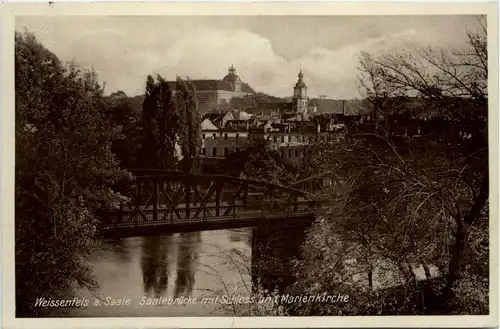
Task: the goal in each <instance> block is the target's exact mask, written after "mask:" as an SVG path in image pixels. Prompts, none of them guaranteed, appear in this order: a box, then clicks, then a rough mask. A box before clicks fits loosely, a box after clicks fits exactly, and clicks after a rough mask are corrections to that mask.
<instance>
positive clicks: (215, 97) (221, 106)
mask: <svg viewBox="0 0 500 329" xmlns="http://www.w3.org/2000/svg"><path fill="white" fill-rule="evenodd" d="M189 82H191V83H192V84H193V86H194V88H195V89H196V98H197V100H198V109H199V111H200V114H201V115H204V114H206V113H210V112H215V113H217V112H220V111H222V110H226V109H229V108H230V107H231V106H230V102H231V100H232V99H233V98H235V97H243V96H246V95H253V94H255V91H254V90H253V89H252V87H250V85H248V84H247V83H245V82H242V80H241V78H240V77H239V76H238V75H237V74H236V69H235V68H234V66H233V65H231V66H230V67H229V70H228V74H227V75H226V76H225V77H224V78H222V79H221V80H217V79H211V80H189ZM169 87H170V88H172V90H175V87H176V82H175V81H169Z"/></svg>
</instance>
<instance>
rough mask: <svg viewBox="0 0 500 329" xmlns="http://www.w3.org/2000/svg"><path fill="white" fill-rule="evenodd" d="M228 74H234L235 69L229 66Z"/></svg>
mask: <svg viewBox="0 0 500 329" xmlns="http://www.w3.org/2000/svg"><path fill="white" fill-rule="evenodd" d="M229 74H236V69H235V68H234V65H233V64H231V66H230V67H229Z"/></svg>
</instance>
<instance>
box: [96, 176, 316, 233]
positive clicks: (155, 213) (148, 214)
mask: <svg viewBox="0 0 500 329" xmlns="http://www.w3.org/2000/svg"><path fill="white" fill-rule="evenodd" d="M124 191H125V192H124V194H125V196H127V197H129V201H128V202H125V203H122V204H121V205H120V207H119V209H113V210H111V209H110V210H107V211H106V213H105V214H103V216H102V217H103V223H102V224H103V226H104V227H108V228H109V227H135V226H144V225H160V224H182V223H193V222H208V221H221V220H240V221H244V220H251V219H256V218H263V219H265V218H289V217H293V216H297V215H300V214H304V213H311V212H313V211H314V208H315V206H316V205H315V203H314V201H313V198H312V195H311V194H309V193H307V192H304V191H302V190H299V189H296V188H293V187H283V186H277V185H273V184H266V183H263V182H256V181H252V180H245V179H238V178H235V177H226V176H207V175H205V176H182V175H179V174H174V175H160V176H142V177H141V176H139V177H136V178H135V179H134V181H133V182H132V183H131V184H130V185H129V186H128V188H127V189H125V190H124Z"/></svg>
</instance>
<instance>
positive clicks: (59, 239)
mask: <svg viewBox="0 0 500 329" xmlns="http://www.w3.org/2000/svg"><path fill="white" fill-rule="evenodd" d="M15 75H16V76H15V85H16V91H15V92H16V122H15V125H16V130H15V132H16V168H15V171H16V173H15V179H16V192H15V193H16V199H15V200H16V204H15V211H16V213H15V229H16V230H15V243H16V249H15V253H16V314H17V316H20V317H22V316H37V315H43V314H44V313H46V312H48V311H49V309H47V308H40V307H35V304H34V303H35V300H36V299H37V298H41V297H45V298H64V297H67V295H66V294H67V293H68V292H69V291H70V289H71V288H72V287H73V286H74V285H75V284H76V285H80V286H85V287H88V288H92V287H95V281H94V280H93V276H92V271H91V268H90V267H89V266H88V263H87V262H86V259H85V257H86V256H87V255H88V254H89V252H90V251H91V250H92V248H93V247H94V245H95V241H96V240H95V238H94V234H95V231H96V225H97V218H96V216H95V210H96V209H97V208H98V207H99V206H100V205H102V204H108V205H109V204H110V203H113V202H119V199H120V196H119V195H117V194H116V193H114V192H113V191H112V190H111V189H110V188H109V186H110V185H112V184H113V183H114V182H115V181H116V180H117V179H120V178H121V177H123V175H124V174H125V173H124V172H122V171H120V170H118V169H117V168H118V164H117V161H116V159H115V156H114V154H113V153H112V152H111V141H112V140H113V139H114V138H116V137H117V136H118V134H119V127H115V126H113V125H112V124H111V122H110V120H109V113H108V104H107V103H106V101H105V98H104V97H103V89H102V88H101V87H100V86H99V84H98V82H97V81H96V75H95V73H93V72H82V71H80V70H79V69H77V68H76V67H75V66H72V65H70V66H69V67H66V66H65V65H64V64H63V63H61V61H60V60H59V59H58V58H57V57H56V56H55V55H54V54H53V53H51V52H50V51H49V50H47V49H46V48H45V47H44V46H43V45H42V44H40V43H39V42H38V41H37V40H36V39H35V37H34V36H33V35H31V34H28V33H24V34H20V33H16V36H15Z"/></svg>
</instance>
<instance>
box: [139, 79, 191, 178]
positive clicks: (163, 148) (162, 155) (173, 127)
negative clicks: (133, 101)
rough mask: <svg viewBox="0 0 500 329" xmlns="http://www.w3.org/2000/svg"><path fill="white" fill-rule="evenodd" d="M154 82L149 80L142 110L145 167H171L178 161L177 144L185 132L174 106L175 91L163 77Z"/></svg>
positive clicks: (143, 165)
mask: <svg viewBox="0 0 500 329" xmlns="http://www.w3.org/2000/svg"><path fill="white" fill-rule="evenodd" d="M157 80H158V82H155V80H154V78H153V77H152V76H148V77H147V80H146V97H145V99H144V103H143V106H142V108H143V110H142V127H143V142H142V151H141V154H142V160H143V163H142V166H141V167H142V168H147V169H149V168H152V169H156V168H158V169H172V168H174V167H175V165H176V163H177V159H176V156H175V145H176V142H177V138H178V135H179V132H180V131H183V126H182V121H181V117H180V115H179V113H178V111H177V109H176V107H175V105H174V101H173V99H172V92H171V90H170V88H169V86H168V83H167V81H165V80H164V79H163V78H162V77H161V76H158V77H157Z"/></svg>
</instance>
